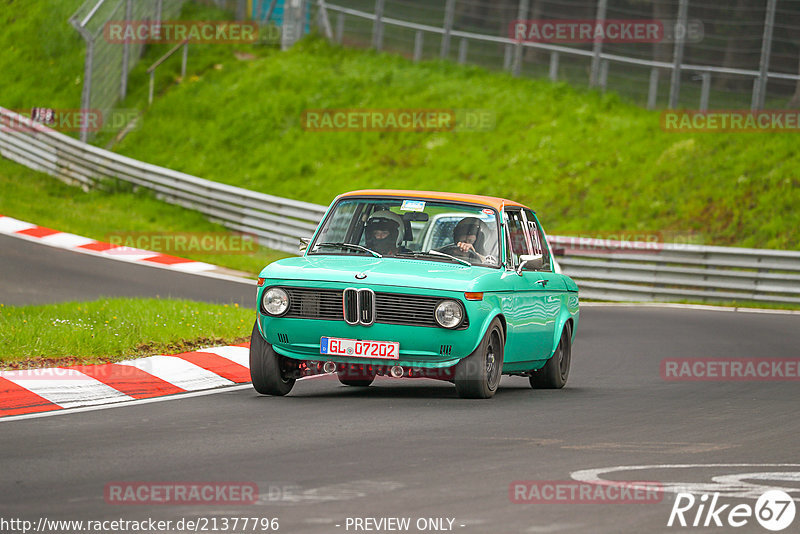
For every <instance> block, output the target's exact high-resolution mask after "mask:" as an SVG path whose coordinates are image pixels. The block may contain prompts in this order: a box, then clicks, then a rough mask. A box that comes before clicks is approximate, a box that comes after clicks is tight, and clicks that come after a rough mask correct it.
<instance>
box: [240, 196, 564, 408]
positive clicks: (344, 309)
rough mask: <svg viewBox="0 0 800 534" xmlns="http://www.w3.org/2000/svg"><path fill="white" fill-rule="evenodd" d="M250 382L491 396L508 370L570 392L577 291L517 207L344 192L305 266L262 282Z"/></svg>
mask: <svg viewBox="0 0 800 534" xmlns="http://www.w3.org/2000/svg"><path fill="white" fill-rule="evenodd" d="M257 304H258V316H257V319H256V324H255V326H254V328H253V335H252V340H251V345H250V375H251V377H252V380H253V386H254V387H255V389H256V390H257V391H258V392H259V393H263V394H268V395H286V394H287V393H289V391H290V390H291V389H292V387H293V386H294V383H295V381H296V380H297V379H298V378H302V377H305V376H311V375H316V374H323V373H328V374H334V373H335V374H336V375H337V376H338V378H339V380H340V381H341V382H342V383H343V384H346V385H351V386H362V387H363V386H369V385H370V384H371V383H372V381H373V380H374V379H375V377H376V376H377V375H382V376H390V377H395V378H401V377H406V378H408V377H411V378H437V379H441V380H446V381H449V382H453V383H455V386H456V389H457V391H458V394H459V395H460V396H462V397H468V398H489V397H492V396H493V395H494V393H495V391H497V387H498V384H499V383H500V377H501V375H502V374H507V375H521V376H528V377H530V383H531V386H533V387H535V388H561V387H563V386H564V384H565V383H566V381H567V376H568V375H569V367H570V359H571V347H572V341H573V339H574V336H575V331H576V328H577V326H578V316H579V311H578V287H577V286H576V285H575V282H573V281H572V279H571V278H569V277H568V276H566V275H564V274H561V273H560V269H559V268H558V264H557V263H556V262H555V260H554V259H553V257H552V255H551V251H550V248H549V246H548V244H547V240H546V238H545V234H544V231H543V230H542V227H541V225H540V224H539V220H538V219H537V218H536V214H535V213H534V212H533V211H532V210H530V209H529V208H527V207H525V206H523V205H521V204H519V203H517V202H513V201H510V200H505V199H500V198H493V197H483V196H476V195H466V194H452V193H433V192H427V191H395V190H370V191H354V192H351V193H346V194H343V195H340V196H338V197H337V198H336V199H335V200H334V201H333V203H332V204H331V206H330V208H329V209H328V211H327V213H326V214H325V217H324V218H323V220H322V222H321V223H320V225H319V227H318V228H317V231H316V233H315V235H314V236H313V238H311V240H310V242H309V244H308V246H307V248H306V250H305V253H304V254H303V256H301V257H297V258H287V259H283V260H280V261H276V262H274V263H272V264H270V265H268V266H267V267H266V268H264V270H263V271H262V272H261V274H260V275H259V279H258V296H257Z"/></svg>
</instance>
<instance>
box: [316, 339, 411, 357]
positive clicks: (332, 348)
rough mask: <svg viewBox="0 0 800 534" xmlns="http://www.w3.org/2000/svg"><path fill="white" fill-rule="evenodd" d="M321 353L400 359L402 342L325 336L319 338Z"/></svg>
mask: <svg viewBox="0 0 800 534" xmlns="http://www.w3.org/2000/svg"><path fill="white" fill-rule="evenodd" d="M319 353H320V354H330V355H333V356H355V357H357V358H380V359H382V360H399V359H400V343H398V342H396V341H367V340H356V339H342V338H338V337H323V338H320V340H319Z"/></svg>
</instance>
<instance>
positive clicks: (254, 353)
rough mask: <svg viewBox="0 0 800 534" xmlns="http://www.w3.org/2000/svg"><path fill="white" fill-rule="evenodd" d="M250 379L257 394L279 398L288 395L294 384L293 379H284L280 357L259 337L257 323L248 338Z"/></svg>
mask: <svg viewBox="0 0 800 534" xmlns="http://www.w3.org/2000/svg"><path fill="white" fill-rule="evenodd" d="M256 321H258V319H256ZM250 379H251V380H252V381H253V387H254V388H255V390H256V391H258V392H259V393H261V394H263V395H275V396H279V397H282V396H284V395H286V394H287V393H289V392H290V391H291V390H292V387H294V382H295V379H294V378H285V377H284V375H283V370H282V368H281V357H280V356H279V355H278V354H276V353H275V351H274V350H273V349H272V345H270V344H269V343H267V342H266V340H265V339H264V338H263V337H261V332H259V331H258V323H256V324H255V325H254V326H253V334H252V335H251V336H250Z"/></svg>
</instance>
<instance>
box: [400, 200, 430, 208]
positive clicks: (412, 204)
mask: <svg viewBox="0 0 800 534" xmlns="http://www.w3.org/2000/svg"><path fill="white" fill-rule="evenodd" d="M424 209H425V201H424V200H404V201H403V205H402V206H400V211H423V210H424Z"/></svg>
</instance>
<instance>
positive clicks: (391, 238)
mask: <svg viewBox="0 0 800 534" xmlns="http://www.w3.org/2000/svg"><path fill="white" fill-rule="evenodd" d="M402 228H403V219H402V218H400V216H399V215H397V214H396V213H392V212H391V211H387V210H381V211H376V212H375V213H373V214H372V216H371V217H370V218H369V220H368V221H367V224H366V228H365V231H364V233H365V237H364V243H365V246H366V247H367V248H368V249H371V250H374V251H375V252H377V253H378V254H381V255H382V256H393V255H395V254H397V253H398V252H401V251H403V250H404V248H403V247H401V246H400V245H401V243H402V242H403V241H402V235H401V233H400V231H401V229H402Z"/></svg>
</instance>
